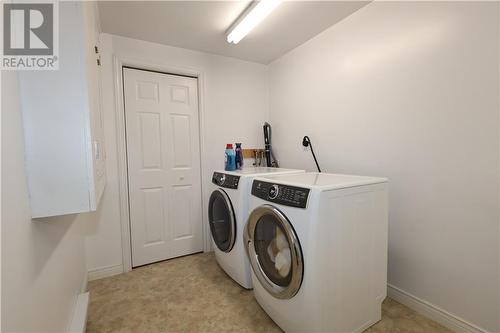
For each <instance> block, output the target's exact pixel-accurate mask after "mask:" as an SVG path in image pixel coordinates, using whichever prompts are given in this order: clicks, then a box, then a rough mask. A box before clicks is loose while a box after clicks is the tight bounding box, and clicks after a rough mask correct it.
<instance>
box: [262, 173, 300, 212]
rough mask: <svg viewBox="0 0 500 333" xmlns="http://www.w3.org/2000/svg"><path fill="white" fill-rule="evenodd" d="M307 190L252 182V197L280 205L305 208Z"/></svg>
mask: <svg viewBox="0 0 500 333" xmlns="http://www.w3.org/2000/svg"><path fill="white" fill-rule="evenodd" d="M309 191H310V190H309V189H308V188H302V187H295V186H290V185H281V184H273V183H268V182H263V181H260V180H254V181H253V184H252V195H255V196H256V197H258V198H261V199H264V200H266V201H271V202H274V203H277V204H280V205H285V206H291V207H298V208H306V206H307V198H308V196H309Z"/></svg>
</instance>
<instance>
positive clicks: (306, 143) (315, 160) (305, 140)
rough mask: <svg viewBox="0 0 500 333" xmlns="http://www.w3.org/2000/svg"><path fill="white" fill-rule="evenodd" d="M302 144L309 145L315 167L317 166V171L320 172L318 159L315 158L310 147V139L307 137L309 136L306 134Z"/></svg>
mask: <svg viewBox="0 0 500 333" xmlns="http://www.w3.org/2000/svg"><path fill="white" fill-rule="evenodd" d="M302 145H303V146H304V147H311V153H312V154H313V158H314V162H315V163H316V167H317V168H318V172H321V169H320V167H319V164H318V160H317V159H316V154H314V149H313V148H312V142H311V139H309V137H308V136H307V135H306V136H305V137H304V138H303V139H302Z"/></svg>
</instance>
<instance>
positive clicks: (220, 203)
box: [208, 167, 304, 289]
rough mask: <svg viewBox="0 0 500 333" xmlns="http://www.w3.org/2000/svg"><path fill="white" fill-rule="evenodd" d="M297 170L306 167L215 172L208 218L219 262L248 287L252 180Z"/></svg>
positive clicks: (299, 171)
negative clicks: (245, 238) (246, 241)
mask: <svg viewBox="0 0 500 333" xmlns="http://www.w3.org/2000/svg"><path fill="white" fill-rule="evenodd" d="M294 173H304V171H303V170H294V169H283V168H267V167H255V168H244V169H242V170H236V171H215V172H214V173H213V176H212V189H211V192H212V193H211V195H210V199H209V202H208V221H209V225H210V232H211V235H212V244H213V248H214V252H215V258H216V259H217V262H218V263H219V266H220V267H221V268H222V269H223V270H224V271H225V272H226V273H227V274H228V275H229V276H230V277H231V278H232V279H234V280H235V281H236V282H238V283H239V284H240V285H241V286H243V287H244V288H247V289H251V288H252V279H251V276H250V264H249V262H248V258H247V256H246V254H245V248H244V247H243V228H244V226H245V223H246V220H247V217H248V200H249V197H250V189H251V185H252V180H253V179H254V178H255V177H258V176H265V175H279V174H294Z"/></svg>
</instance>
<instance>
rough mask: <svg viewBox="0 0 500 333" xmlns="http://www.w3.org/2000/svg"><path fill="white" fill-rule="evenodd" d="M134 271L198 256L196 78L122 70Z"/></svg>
mask: <svg viewBox="0 0 500 333" xmlns="http://www.w3.org/2000/svg"><path fill="white" fill-rule="evenodd" d="M123 81H124V96H125V120H126V126H125V128H126V132H127V133H126V139H127V159H128V178H129V199H130V203H129V206H130V230H131V239H132V266H140V265H144V264H148V263H152V262H155V261H160V260H165V259H169V258H173V257H177V256H182V255H186V254H190V253H194V252H199V251H202V249H203V240H202V221H201V211H202V207H201V177H200V144H199V142H200V140H199V125H198V124H199V123H198V91H197V79H195V78H190V77H184V76H176V75H168V74H163V73H156V72H150V71H145V70H137V69H131V68H124V69H123Z"/></svg>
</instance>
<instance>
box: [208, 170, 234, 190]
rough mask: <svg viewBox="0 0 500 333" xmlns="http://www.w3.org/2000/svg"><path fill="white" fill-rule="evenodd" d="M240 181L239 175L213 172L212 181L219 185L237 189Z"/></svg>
mask: <svg viewBox="0 0 500 333" xmlns="http://www.w3.org/2000/svg"><path fill="white" fill-rule="evenodd" d="M239 182H240V176H234V175H228V174H226V173H220V172H214V174H213V175H212V183H214V184H215V185H219V186H220V187H225V188H232V189H235V190H236V189H237V188H238V183H239Z"/></svg>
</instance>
